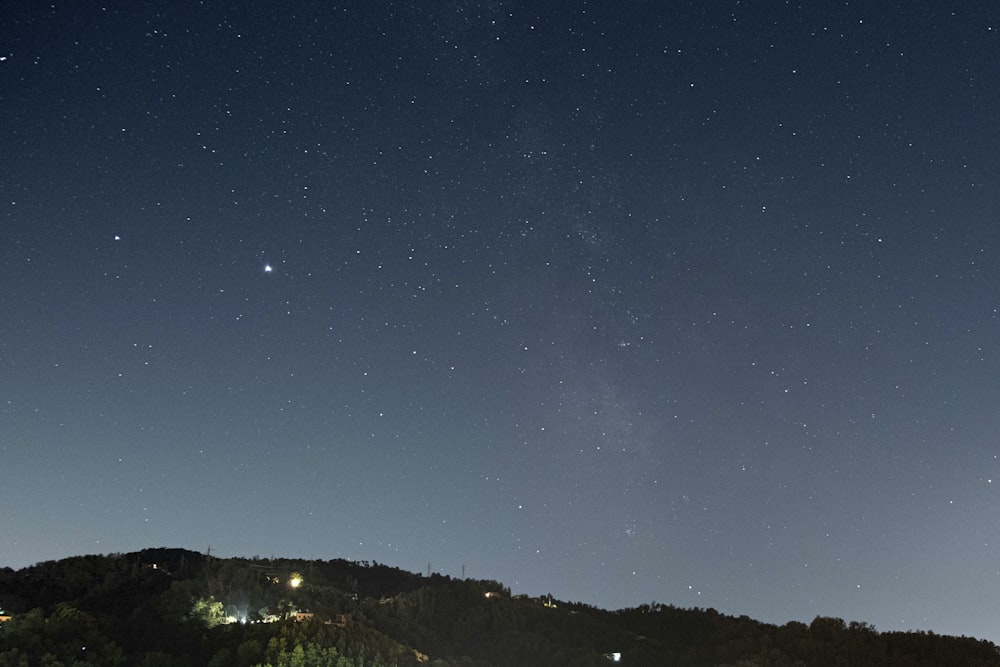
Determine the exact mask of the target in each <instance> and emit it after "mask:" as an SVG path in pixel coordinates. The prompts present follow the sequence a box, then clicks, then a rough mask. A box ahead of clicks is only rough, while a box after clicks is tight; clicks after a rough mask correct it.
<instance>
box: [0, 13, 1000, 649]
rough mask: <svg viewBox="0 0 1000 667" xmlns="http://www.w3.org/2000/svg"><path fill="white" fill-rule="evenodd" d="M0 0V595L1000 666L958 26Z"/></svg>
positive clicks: (975, 52) (987, 188) (997, 329)
mask: <svg viewBox="0 0 1000 667" xmlns="http://www.w3.org/2000/svg"><path fill="white" fill-rule="evenodd" d="M11 4H14V5H16V6H15V7H14V8H12V7H6V8H5V9H4V20H3V21H2V22H0V155H2V169H0V494H2V496H0V536H2V537H0V565H3V566H9V567H14V568H20V567H24V566H27V565H29V564H32V563H35V562H38V561H43V560H50V559H55V558H62V557H65V556H69V555H74V554H84V553H110V552H124V551H131V550H137V549H141V548H143V547H150V546H181V547H186V548H191V549H196V550H199V551H206V550H207V549H208V548H209V547H211V551H212V553H213V554H215V555H220V556H253V555H259V556H261V557H269V556H271V555H275V556H294V557H303V558H321V559H331V558H348V559H358V560H370V561H378V562H381V563H386V564H388V565H392V566H398V567H402V568H404V569H407V570H410V571H416V572H423V573H425V574H426V572H427V569H428V568H430V569H431V570H432V571H434V572H439V573H441V574H447V575H450V576H453V577H459V576H461V575H462V571H463V566H464V568H465V573H466V575H467V576H470V577H476V578H493V579H498V580H500V581H502V582H504V583H505V584H507V585H509V586H510V587H511V588H512V590H513V592H514V593H528V594H531V595H539V594H545V593H551V594H553V595H554V596H556V597H558V598H561V599H567V600H575V601H581V602H586V603H589V604H594V605H597V606H600V607H605V608H620V607H625V606H635V605H638V604H641V603H644V602H650V601H657V602H662V603H670V604H675V605H678V606H682V607H692V606H697V607H714V608H715V609H717V610H718V611H720V612H724V613H730V614H747V615H750V616H752V617H754V618H759V619H761V620H765V621H770V622H778V623H784V622H786V621H788V620H793V619H794V620H802V621H805V622H809V621H810V620H812V618H813V617H815V616H817V615H828V616H839V617H843V618H845V619H849V620H860V621H867V622H870V623H873V624H874V625H875V626H876V627H877V628H878V629H879V630H893V629H927V630H933V631H935V632H941V633H949V634H966V635H973V636H978V637H984V638H988V639H992V640H994V641H1000V625H998V622H1000V618H998V616H1000V614H998V611H997V603H996V601H997V599H998V597H1000V551H998V548H1000V522H998V518H1000V458H998V457H1000V254H998V253H1000V225H998V222H1000V220H998V216H997V214H998V211H1000V158H998V156H1000V117H998V116H1000V113H998V109H1000V79H998V74H997V63H998V62H1000V7H998V6H997V4H996V3H995V2H993V1H992V0H990V1H985V0H984V1H981V2H973V1H970V2H954V3H942V2H930V1H917V2H867V3H862V2H838V3H833V2H830V3H801V5H800V4H799V3H781V2H735V1H731V0H730V1H722V0H720V1H717V2H716V1H710V2H703V1H699V2H652V1H646V2H643V1H636V2H613V1H611V0H607V1H603V0H602V1H597V2H586V1H580V2H558V3H557V2H548V3H531V2H522V1H516V0H510V1H508V0H482V1H481V2H476V1H472V0H448V1H442V2H422V1H413V2H395V1H389V0H382V1H372V0H368V1H366V2H347V3H343V4H339V5H338V4H334V3H328V2H319V1H310V0H305V1H303V2H296V3H277V2H269V1H266V0H258V1H256V2H236V1H235V0H230V1H228V2H215V1H210V0H206V1H204V2H189V3H184V2H174V3H134V2H124V1H122V2H108V3H105V4H104V5H103V6H101V5H100V4H96V3H91V2H63V1H59V2H55V3H52V4H43V3H11Z"/></svg>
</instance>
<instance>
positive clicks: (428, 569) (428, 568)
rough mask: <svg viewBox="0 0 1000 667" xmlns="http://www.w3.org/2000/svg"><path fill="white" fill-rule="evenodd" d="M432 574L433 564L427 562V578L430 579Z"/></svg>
mask: <svg viewBox="0 0 1000 667" xmlns="http://www.w3.org/2000/svg"><path fill="white" fill-rule="evenodd" d="M430 576H431V564H430V563H427V578H428V579H430Z"/></svg>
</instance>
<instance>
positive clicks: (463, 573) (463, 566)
mask: <svg viewBox="0 0 1000 667" xmlns="http://www.w3.org/2000/svg"><path fill="white" fill-rule="evenodd" d="M462 579H465V563H462Z"/></svg>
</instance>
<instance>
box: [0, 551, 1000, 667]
mask: <svg viewBox="0 0 1000 667" xmlns="http://www.w3.org/2000/svg"><path fill="white" fill-rule="evenodd" d="M293 573H295V574H296V575H299V576H301V578H302V583H301V585H299V586H296V587H292V586H290V581H291V580H292V575H293ZM0 606H2V607H3V608H4V609H5V610H6V611H7V612H8V613H11V614H12V615H13V619H12V620H10V621H8V622H6V623H4V624H3V625H2V626H0V667H6V666H8V665H17V666H18V667H22V666H27V667H32V666H34V665H51V666H54V667H58V666H60V665H87V664H94V665H112V666H113V665H140V666H142V667H158V666H167V667H184V666H188V665H210V666H212V667H252V666H253V665H274V666H279V665H280V666H282V667H292V666H295V667H309V666H313V665H316V666H324V667H325V666H327V665H329V666H333V667H361V666H365V667H382V666H388V665H395V666H398V665H420V664H428V665H456V666H457V665H461V666H463V667H486V666H488V665H489V666H497V667H502V666H507V665H509V666H512V667H513V666H515V665H517V666H528V665H580V666H591V665H593V666H597V665H610V664H614V663H613V659H612V656H614V655H615V654H617V655H618V656H619V658H618V659H619V661H620V662H619V663H618V664H621V665H694V666H701V665H704V666H709V665H713V666H715V665H722V666H725V665H730V666H733V667H736V666H740V667H751V666H765V665H769V666H776V667H784V666H788V667H791V666H795V665H819V666H824V665H829V666H831V667H833V666H840V665H901V666H904V667H909V666H914V667H915V666H924V665H928V666H929V665H969V666H986V665H997V666H998V667H1000V653H998V649H997V647H996V646H994V645H993V644H992V643H990V642H987V641H982V640H977V639H971V638H967V637H946V636H941V635H935V634H933V633H923V632H920V633H918V632H907V633H902V632H892V633H879V632H877V631H876V630H875V629H874V628H873V627H871V626H870V625H867V624H865V623H856V622H852V623H846V622H845V621H843V620H841V619H839V618H827V617H817V618H816V619H814V620H813V621H812V623H811V624H809V625H806V624H804V623H798V622H791V623H787V624H785V625H782V626H775V625H770V624H766V623H760V622H758V621H755V620H753V619H750V618H748V617H746V616H741V617H739V618H735V617H731V616H725V615H723V614H719V613H718V612H716V611H715V610H713V609H707V610H702V609H679V608H676V607H673V606H670V605H661V604H655V603H654V604H650V605H642V606H640V607H637V608H634V609H625V610H620V611H615V612H612V611H605V610H601V609H596V608H594V607H591V606H588V605H584V604H573V603H565V602H560V601H557V600H552V599H551V598H550V597H546V598H544V599H530V598H526V597H523V596H518V597H511V595H510V591H509V590H508V589H506V588H505V587H504V586H503V585H502V584H500V583H498V582H495V581H481V580H455V579H451V578H449V577H442V576H438V575H434V576H431V577H423V576H420V575H417V574H413V573H409V572H404V571H402V570H399V569H397V568H392V567H388V566H385V565H379V564H377V563H355V562H349V561H344V560H333V561H304V560H295V559H266V560H265V559H260V558H252V559H241V558H232V559H218V558H210V557H207V556H204V555H202V554H197V553H194V552H190V551H186V550H182V549H148V550H144V551H141V552H138V553H132V554H112V555H108V556H79V557H74V558H67V559H65V560H61V561H51V562H46V563H39V564H37V565H34V566H32V567H28V568H25V569H23V570H20V571H16V572H15V571H13V570H11V569H9V568H5V569H2V570H0ZM295 612H309V613H308V614H302V613H300V614H299V616H298V617H297V618H296V616H295ZM234 620H235V622H234Z"/></svg>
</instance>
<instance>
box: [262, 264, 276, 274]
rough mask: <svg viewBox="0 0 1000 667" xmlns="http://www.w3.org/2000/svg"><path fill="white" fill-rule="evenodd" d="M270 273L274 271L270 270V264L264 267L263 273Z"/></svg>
mask: <svg viewBox="0 0 1000 667" xmlns="http://www.w3.org/2000/svg"><path fill="white" fill-rule="evenodd" d="M272 271H274V269H272V268H271V265H270V264H265V265H264V273H271V272H272Z"/></svg>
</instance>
